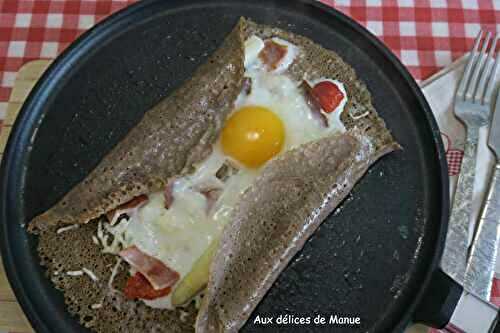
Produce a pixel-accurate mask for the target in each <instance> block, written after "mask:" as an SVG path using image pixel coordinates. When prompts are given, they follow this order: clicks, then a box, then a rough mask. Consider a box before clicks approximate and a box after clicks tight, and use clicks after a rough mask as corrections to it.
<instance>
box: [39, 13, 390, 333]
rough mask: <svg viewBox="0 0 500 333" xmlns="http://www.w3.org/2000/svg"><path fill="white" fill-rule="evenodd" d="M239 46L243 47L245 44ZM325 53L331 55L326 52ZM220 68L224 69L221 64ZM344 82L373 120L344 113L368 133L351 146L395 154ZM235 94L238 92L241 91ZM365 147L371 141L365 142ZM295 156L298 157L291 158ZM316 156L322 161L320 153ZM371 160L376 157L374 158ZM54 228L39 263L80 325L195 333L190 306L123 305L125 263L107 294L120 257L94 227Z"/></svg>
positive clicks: (365, 102)
mask: <svg viewBox="0 0 500 333" xmlns="http://www.w3.org/2000/svg"><path fill="white" fill-rule="evenodd" d="M260 28H261V26H256V25H254V23H252V22H250V21H247V20H241V21H240V22H239V24H238V27H237V28H236V29H235V30H240V29H241V31H242V35H243V38H246V37H247V36H248V35H249V32H251V31H252V29H254V30H255V31H257V29H260ZM262 29H263V31H262V35H261V36H266V35H268V36H271V35H273V34H275V35H276V36H280V37H282V38H284V39H288V40H290V41H293V42H294V43H296V44H297V45H300V46H301V47H302V51H301V52H306V54H309V53H310V52H309V51H308V50H304V49H303V46H302V45H306V44H307V43H310V41H309V40H307V39H305V38H304V37H300V36H295V35H291V34H287V33H285V32H283V31H281V30H274V32H270V31H271V28H267V27H263V28H262ZM233 34H234V31H233ZM229 39H231V37H229ZM239 42H240V43H241V39H240V40H239ZM230 45H231V43H227V42H226V45H225V46H223V47H221V49H220V50H219V51H217V52H219V53H220V54H223V53H224V52H228V53H229V52H231V51H232V49H226V48H227V47H230ZM236 48H241V45H238V46H236ZM325 52H329V51H326V50H325ZM231 53H232V55H231V56H232V57H234V56H238V57H240V61H241V60H242V54H241V53H240V52H238V53H239V55H237V54H235V53H234V52H231ZM329 57H330V58H333V59H329V60H328V59H327V60H328V61H333V62H335V63H340V64H344V63H343V62H342V60H341V59H339V58H337V57H338V56H337V55H336V54H334V53H333V52H332V53H330V56H329ZM234 61H235V60H234V59H233V63H234ZM304 61H305V60H304V58H302V57H300V58H299V59H298V60H297V61H296V62H295V63H294V64H293V65H292V68H291V70H292V74H293V76H294V78H295V79H299V78H301V77H302V75H303V74H305V73H316V75H317V76H318V77H319V76H323V75H320V74H321V73H322V72H321V71H317V70H315V69H312V68H308V66H307V64H305V63H304ZM228 63H229V62H228ZM220 65H223V64H222V63H221V64H220ZM301 68H303V70H305V71H306V72H304V73H300V70H301ZM339 69H340V70H343V71H346V72H345V73H347V72H348V73H352V74H354V72H353V71H352V69H351V68H350V67H349V66H348V65H346V64H344V66H343V67H342V66H341V67H339ZM330 70H331V72H328V73H329V75H324V76H329V77H334V78H338V79H339V80H342V79H340V78H341V77H344V75H346V74H345V73H337V74H335V71H334V69H330ZM347 76H348V75H347ZM314 77H315V76H310V78H311V79H313V78H314ZM343 81H344V82H345V83H346V86H347V89H349V90H350V91H349V92H348V94H349V99H350V103H349V105H348V107H347V110H346V111H348V112H350V111H352V110H354V111H356V112H359V110H365V109H368V110H369V111H370V115H369V116H367V117H365V118H363V119H358V120H355V121H354V120H352V119H351V118H350V117H349V118H348V117H347V115H348V114H347V112H344V114H343V115H342V118H343V119H342V120H343V122H344V124H345V125H346V127H347V128H348V129H352V128H353V127H354V126H359V127H363V128H364V129H365V130H364V131H363V132H359V131H358V132H357V133H358V134H356V135H358V136H357V137H356V136H353V135H351V134H347V135H348V136H349V137H350V138H351V139H348V140H354V141H353V142H357V140H358V139H356V138H359V139H367V138H369V141H371V142H372V143H373V147H374V148H375V149H376V152H377V154H379V155H380V154H382V153H385V152H387V151H389V150H392V149H394V148H396V147H397V144H396V143H395V142H394V141H393V139H392V137H391V136H390V134H389V133H388V131H387V130H386V128H385V125H384V124H383V121H382V120H381V119H380V118H379V117H378V116H377V115H376V113H375V112H374V110H373V107H372V106H371V101H370V98H369V93H368V92H367V90H366V88H365V87H364V85H363V84H362V83H360V82H357V80H356V79H355V77H354V78H352V79H351V80H350V81H349V80H347V79H346V80H343ZM237 90H238V91H239V89H237ZM360 96H364V98H360ZM360 101H361V102H360ZM353 102H354V103H353ZM149 112H150V111H149ZM372 127H373V128H375V129H378V130H379V133H377V132H376V130H371V128H372ZM353 133H354V132H353ZM338 139H339V138H338V137H334V138H328V140H331V141H321V142H323V143H322V145H328V147H335V146H336V145H337V144H338V143H336V142H337V140H338ZM325 140H326V139H325ZM365 142H368V141H366V140H365ZM309 145H311V146H314V145H315V143H311V144H309ZM309 145H306V146H304V147H303V148H301V149H304V151H310V150H307V146H309ZM315 149H317V148H315ZM313 151H314V149H313ZM313 151H312V152H313ZM291 154H294V153H293V152H292V153H291ZM317 154H318V155H321V154H320V153H317ZM283 156H289V154H288V153H286V154H284V155H283ZM372 157H378V156H377V155H373V156H372ZM279 160H280V159H279ZM279 160H278V161H279ZM285 160H286V158H285ZM346 161H349V158H348V159H346ZM274 163H275V162H274V161H271V162H270V163H269V167H270V168H272V165H273V164H274ZM346 163H348V162H346ZM369 164H370V163H367V162H365V163H364V164H363V165H364V167H368V165H369ZM287 165H288V166H289V167H288V168H285V170H288V172H290V173H291V174H292V172H294V171H293V170H292V169H294V165H290V164H287ZM184 169H185V168H184ZM362 170H364V168H362ZM363 172H364V171H363ZM338 176H339V177H342V176H343V174H339V175H338ZM292 178H293V177H292ZM346 191H347V190H346ZM266 193H267V192H266ZM346 193H347V192H346ZM339 198H340V197H339ZM124 201H126V200H124ZM304 207H310V205H307V204H306V205H305V206H304ZM55 224H57V223H55ZM55 224H54V225H50V226H47V227H45V228H43V227H42V228H40V229H39V231H40V237H39V254H40V257H41V263H42V264H43V265H45V266H46V267H47V273H48V275H49V277H50V278H51V280H52V281H53V282H54V284H55V285H56V287H57V288H58V289H60V290H62V291H64V296H65V301H66V303H67V305H68V309H69V311H70V312H71V313H73V314H77V315H79V318H80V322H81V323H82V324H84V325H85V326H87V327H90V328H91V329H92V330H94V331H97V332H150V331H152V332H164V331H165V332H180V331H192V330H193V324H194V319H195V315H196V311H195V309H194V307H193V305H192V304H190V305H189V306H188V307H187V308H185V309H177V310H175V311H167V310H158V309H152V308H149V307H146V306H145V305H144V304H142V302H139V301H127V300H125V299H124V298H123V295H122V293H121V292H120V291H119V290H123V286H124V283H125V280H126V278H127V276H128V272H127V268H126V267H125V266H126V265H125V264H124V263H122V264H121V269H120V271H119V272H120V273H119V274H118V276H117V278H116V279H115V282H114V284H113V286H114V288H113V289H109V288H108V287H107V281H108V279H109V276H110V274H111V269H112V267H113V266H114V264H115V260H116V257H115V256H114V255H109V254H104V255H103V254H102V253H101V249H100V248H99V246H96V245H95V244H93V242H92V235H95V234H96V225H97V224H96V223H89V224H85V225H81V226H80V227H79V228H78V229H74V230H70V231H66V232H64V233H61V234H57V233H56V230H57V227H56V226H55ZM82 267H86V268H88V269H90V270H91V271H93V272H94V273H95V274H96V275H97V276H98V278H99V281H98V282H94V281H92V280H91V279H90V278H88V277H87V276H85V275H84V276H77V277H70V276H68V275H66V274H65V272H67V271H72V270H79V269H81V268H82ZM93 304H102V307H101V308H100V309H92V308H91V306H92V305H93ZM181 311H186V313H185V314H184V315H185V318H184V319H185V321H182V320H181V319H180V317H181V315H180V314H181ZM237 320H238V321H239V322H240V323H241V322H243V320H244V318H237Z"/></svg>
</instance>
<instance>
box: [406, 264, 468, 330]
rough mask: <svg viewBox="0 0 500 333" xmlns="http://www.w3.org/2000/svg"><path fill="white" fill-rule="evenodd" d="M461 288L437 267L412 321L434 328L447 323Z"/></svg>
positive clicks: (458, 298)
mask: <svg viewBox="0 0 500 333" xmlns="http://www.w3.org/2000/svg"><path fill="white" fill-rule="evenodd" d="M462 291H463V288H462V286H461V285H459V284H458V283H457V282H455V280H453V279H452V278H451V277H449V276H448V275H447V274H446V273H444V272H443V271H442V270H441V269H437V270H436V271H435V272H434V273H433V275H432V277H431V281H430V283H429V286H428V287H427V290H425V292H424V295H423V297H422V300H421V301H420V303H419V304H418V306H417V309H416V310H415V312H414V314H413V321H414V322H417V323H422V324H425V325H427V326H430V327H434V328H444V327H446V325H447V324H448V323H449V321H450V319H451V317H452V315H453V312H454V311H455V308H456V306H457V303H458V301H459V300H460V296H461V295H462Z"/></svg>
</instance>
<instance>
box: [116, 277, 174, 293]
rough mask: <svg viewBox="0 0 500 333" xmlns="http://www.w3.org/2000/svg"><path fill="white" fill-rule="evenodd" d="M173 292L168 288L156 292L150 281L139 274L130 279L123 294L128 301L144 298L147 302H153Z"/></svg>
mask: <svg viewBox="0 0 500 333" xmlns="http://www.w3.org/2000/svg"><path fill="white" fill-rule="evenodd" d="M171 290H172V288H171V287H166V288H163V289H160V290H155V289H154V288H153V286H152V285H151V284H150V283H149V281H148V280H147V279H146V278H145V277H144V275H142V274H141V273H139V272H137V273H135V275H132V276H131V277H129V278H128V280H127V284H126V285H125V289H123V293H124V294H125V297H126V298H127V299H136V298H142V299H147V300H153V299H156V298H160V297H164V296H167V295H168V294H170V291H171Z"/></svg>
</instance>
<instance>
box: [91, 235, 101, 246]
mask: <svg viewBox="0 0 500 333" xmlns="http://www.w3.org/2000/svg"><path fill="white" fill-rule="evenodd" d="M92 242H94V244H95V245H99V244H100V243H99V240H98V239H97V237H96V236H94V235H92Z"/></svg>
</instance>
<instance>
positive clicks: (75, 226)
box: [56, 224, 79, 235]
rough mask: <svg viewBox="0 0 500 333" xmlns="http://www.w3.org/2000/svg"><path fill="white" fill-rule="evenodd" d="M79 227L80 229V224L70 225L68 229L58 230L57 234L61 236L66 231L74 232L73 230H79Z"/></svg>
mask: <svg viewBox="0 0 500 333" xmlns="http://www.w3.org/2000/svg"><path fill="white" fill-rule="evenodd" d="M78 227H79V225H78V224H73V225H69V226H67V227H62V228H59V229H57V231H56V233H57V234H58V235H59V234H62V233H63V232H65V231H70V230H73V229H78Z"/></svg>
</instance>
